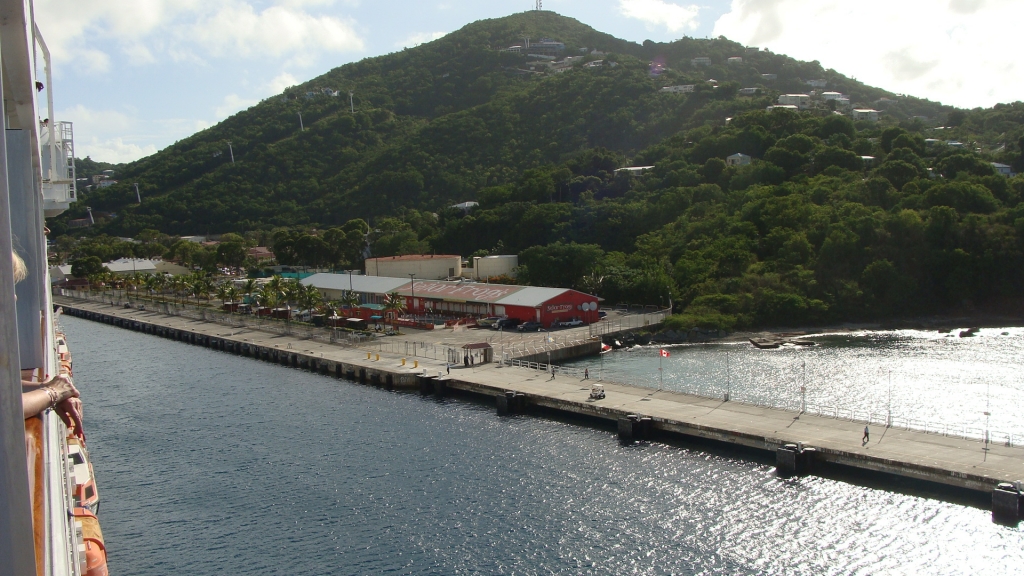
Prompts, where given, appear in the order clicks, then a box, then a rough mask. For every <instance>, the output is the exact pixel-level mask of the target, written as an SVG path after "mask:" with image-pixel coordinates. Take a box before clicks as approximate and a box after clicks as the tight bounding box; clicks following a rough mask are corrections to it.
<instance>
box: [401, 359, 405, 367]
mask: <svg viewBox="0 0 1024 576" xmlns="http://www.w3.org/2000/svg"><path fill="white" fill-rule="evenodd" d="M402 366H405V358H402Z"/></svg>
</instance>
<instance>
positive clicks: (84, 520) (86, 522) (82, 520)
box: [75, 508, 108, 576]
mask: <svg viewBox="0 0 1024 576" xmlns="http://www.w3.org/2000/svg"><path fill="white" fill-rule="evenodd" d="M75 520H76V521H77V522H78V523H79V524H81V526H82V540H83V542H84V544H85V567H84V571H83V572H82V575H83V576H107V574H108V571H107V546H106V544H104V543H103V531H102V530H100V521H99V520H98V519H97V518H96V515H95V514H93V513H92V511H90V510H88V509H86V508H75Z"/></svg>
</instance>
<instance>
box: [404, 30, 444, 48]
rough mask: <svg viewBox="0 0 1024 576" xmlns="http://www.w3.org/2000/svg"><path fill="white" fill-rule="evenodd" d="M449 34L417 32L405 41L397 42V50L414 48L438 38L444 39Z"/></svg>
mask: <svg viewBox="0 0 1024 576" xmlns="http://www.w3.org/2000/svg"><path fill="white" fill-rule="evenodd" d="M447 34H448V33H447V32H415V33H413V34H410V35H409V37H408V38H406V39H405V40H400V41H398V42H395V48H414V47H416V46H419V45H420V44H423V43H425V42H431V41H433V40H437V39H438V38H444V37H445V35H447Z"/></svg>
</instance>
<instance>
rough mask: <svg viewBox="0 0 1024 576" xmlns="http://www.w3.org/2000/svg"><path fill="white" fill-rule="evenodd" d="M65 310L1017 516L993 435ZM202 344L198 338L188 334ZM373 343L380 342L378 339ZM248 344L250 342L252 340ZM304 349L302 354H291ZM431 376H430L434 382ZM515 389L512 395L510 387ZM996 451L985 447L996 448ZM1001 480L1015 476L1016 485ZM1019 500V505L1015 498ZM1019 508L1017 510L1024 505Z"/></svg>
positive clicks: (121, 313)
mask: <svg viewBox="0 0 1024 576" xmlns="http://www.w3.org/2000/svg"><path fill="white" fill-rule="evenodd" d="M56 300H57V302H58V304H59V305H61V306H63V307H64V310H65V313H66V314H68V315H71V316H78V317H82V318H86V319H89V320H94V321H98V322H105V323H109V324H113V325H115V326H122V327H124V328H127V329H131V330H138V331H142V332H145V333H148V334H155V335H158V336H163V337H167V338H171V339H176V340H178V339H181V336H182V335H183V334H190V335H194V336H195V338H196V339H195V340H194V342H195V344H196V345H200V346H210V347H211V348H213V349H217V350H224V351H234V353H236V354H237V353H242V351H243V350H248V351H249V353H248V355H249V356H250V357H253V358H259V359H262V360H266V361H270V362H280V363H282V364H287V365H292V366H302V367H304V368H306V369H308V370H311V371H314V372H319V373H324V371H325V370H326V373H327V374H331V375H334V376H337V377H345V378H347V379H349V380H353V381H358V382H363V383H366V382H368V381H369V382H373V383H376V384H377V385H379V386H387V385H390V387H393V388H396V389H409V390H419V391H420V393H421V394H424V395H426V394H434V395H436V396H444V395H446V394H448V393H449V392H450V391H452V390H455V391H461V392H466V393H473V394H478V395H483V396H488V397H491V398H494V401H495V403H496V405H497V410H498V412H499V413H504V414H516V413H522V411H523V410H525V409H526V408H527V407H539V408H545V409H551V410H557V411H562V412H566V413H571V414H578V415H583V416H588V417H592V418H597V419H602V420H606V421H609V422H611V423H614V424H615V425H617V426H618V431H619V438H620V439H621V440H622V441H623V442H625V443H632V442H635V441H642V440H646V439H654V438H658V437H669V436H673V435H678V436H682V437H691V438H700V439H704V440H710V441H715V442H717V443H719V444H722V445H737V446H743V447H745V448H748V449H755V450H759V451H764V452H768V453H774V454H775V456H776V460H777V463H778V471H779V473H780V474H787V475H788V474H795V475H800V474H808V473H812V472H813V470H814V469H815V467H817V466H820V465H823V464H824V465H841V466H846V467H850V468H854V469H858V470H863V471H868V472H876V473H880V475H879V477H880V478H882V479H884V478H888V477H889V476H887V475H894V476H898V477H903V478H910V479H914V480H920V481H926V482H934V483H937V484H942V485H946V486H953V487H958V488H964V489H968V490H973V491H979V492H983V493H985V494H991V495H992V502H993V512H994V513H997V514H998V515H999V516H1000V517H1008V516H1013V515H1014V514H1016V515H1017V517H1019V516H1020V515H1021V514H1020V513H1021V500H1022V496H1021V490H1020V484H1017V482H1018V481H1020V480H1024V448H1021V447H1016V446H1003V445H994V444H989V445H988V446H986V445H985V444H984V443H983V442H981V441H980V440H965V439H963V438H957V437H947V436H942V435H938V434H931V433H925V432H920V431H914V430H903V429H896V428H886V429H882V430H880V431H879V432H878V433H874V431H873V433H872V440H871V442H870V443H867V444H862V443H861V438H862V436H863V427H864V425H863V423H860V422H853V421H849V420H841V419H834V418H825V417H819V416H811V415H807V414H800V413H797V412H792V411H786V410H780V409H773V408H765V407H761V406H752V405H748V404H742V403H737V402H723V401H721V400H718V399H710V398H704V397H699V396H691V395H687V394H681V393H677V392H668V391H657V390H654V389H649V388H638V387H634V386H626V385H622V384H618V383H615V382H602V383H603V384H604V387H605V391H606V397H605V398H604V399H603V400H590V399H589V386H584V385H583V383H582V382H581V381H578V380H576V379H572V378H558V379H557V380H551V379H550V378H549V377H548V374H546V373H544V372H539V371H535V370H530V369H526V368H513V367H508V366H500V365H497V364H486V365H481V364H478V365H476V366H473V367H463V366H454V367H452V369H451V374H450V375H448V374H446V370H445V365H444V363H443V362H442V361H436V362H435V361H430V360H422V361H421V362H420V366H419V368H418V369H413V368H412V366H403V365H402V364H401V356H400V355H398V354H395V355H388V354H384V353H381V354H380V355H379V360H377V353H376V352H374V353H373V354H372V355H371V357H370V358H367V352H368V351H369V350H364V349H360V348H352V347H340V346H336V345H332V344H327V343H320V342H313V341H308V340H301V339H299V338H296V337H291V336H281V335H277V334H271V333H265V332H259V331H256V330H249V329H238V328H229V327H226V326H223V325H219V324H213V323H207V322H201V321H197V320H189V319H185V318H181V317H176V316H166V315H163V314H159V313H156V312H151V311H140V310H134V309H124V308H115V307H112V306H110V305H103V304H97V303H92V302H81V301H74V300H69V299H65V298H59V297H58V298H56ZM189 341H190V342H193V340H189ZM371 346H372V345H371ZM243 347H244V348H243ZM293 358H294V360H293ZM424 376H429V377H431V378H430V379H429V380H430V383H429V384H425V383H424V382H425V380H424ZM510 393H511V395H510ZM986 448H987V449H986ZM1000 483H1008V484H1009V485H1010V486H1011V487H1012V488H1013V489H1012V490H1011V489H1009V488H1007V486H1006V485H1003V486H1001V487H1000V486H999V485H1000ZM1014 498H1015V499H1014ZM1014 506H1016V508H1015V507H1014ZM1014 510H1016V512H1014Z"/></svg>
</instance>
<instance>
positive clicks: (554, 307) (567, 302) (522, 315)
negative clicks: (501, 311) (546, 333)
mask: <svg viewBox="0 0 1024 576" xmlns="http://www.w3.org/2000/svg"><path fill="white" fill-rule="evenodd" d="M590 302H597V298H596V297H594V296H591V295H589V294H584V293H582V292H577V291H575V290H569V291H568V292H565V293H563V294H562V295H560V296H558V297H557V298H553V299H551V300H548V301H547V302H545V303H544V304H542V305H541V306H540V323H541V324H543V325H544V327H545V328H550V327H551V324H552V323H553V322H565V321H566V320H571V319H573V318H579V319H580V320H583V321H584V322H585V323H587V324H590V323H591V322H597V320H598V317H597V310H596V307H595V309H594V310H588V311H583V310H581V309H580V307H581V306H582V305H583V304H584V303H590ZM505 314H506V315H507V316H508V317H509V318H516V319H518V320H522V321H523V322H533V321H536V320H537V308H529V307H526V306H505Z"/></svg>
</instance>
